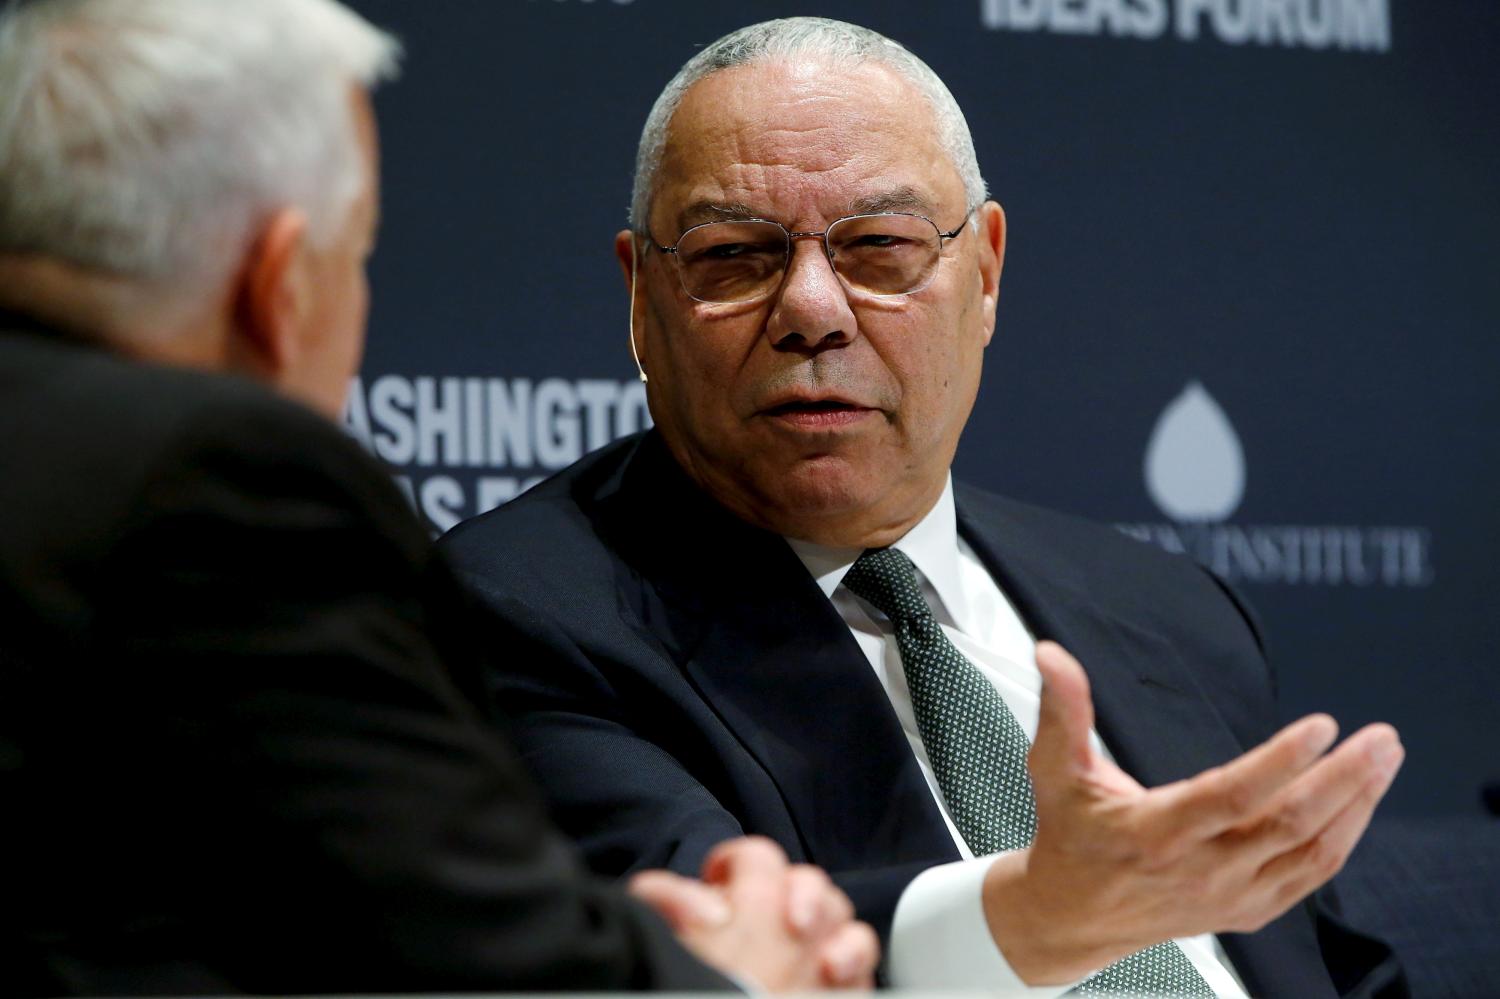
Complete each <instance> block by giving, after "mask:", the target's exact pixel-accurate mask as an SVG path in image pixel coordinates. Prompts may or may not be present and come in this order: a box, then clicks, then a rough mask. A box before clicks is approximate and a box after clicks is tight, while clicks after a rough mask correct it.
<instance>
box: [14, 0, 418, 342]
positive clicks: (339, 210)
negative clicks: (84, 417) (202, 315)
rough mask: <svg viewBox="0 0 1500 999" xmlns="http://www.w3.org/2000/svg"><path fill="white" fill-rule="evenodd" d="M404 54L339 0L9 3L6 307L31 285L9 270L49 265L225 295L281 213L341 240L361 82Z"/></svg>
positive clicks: (156, 295) (160, 288) (141, 285)
mask: <svg viewBox="0 0 1500 999" xmlns="http://www.w3.org/2000/svg"><path fill="white" fill-rule="evenodd" d="M398 55H399V52H398V46H397V45H396V43H395V42H394V41H393V40H392V39H391V38H390V37H388V36H387V35H385V34H383V33H381V32H380V31H378V30H376V29H375V28H373V27H371V26H370V25H369V24H367V23H366V22H365V21H363V20H362V19H361V18H360V17H358V16H357V15H355V14H354V13H352V12H350V11H349V10H347V9H346V8H344V7H342V6H341V5H339V4H338V3H336V2H334V0H233V2H220V0H28V2H22V3H12V4H10V5H9V6H7V7H6V8H5V9H4V10H3V11H0V306H6V305H8V306H9V307H11V308H13V309H14V308H16V307H17V303H16V302H15V300H14V299H15V298H16V297H17V296H22V297H23V301H22V303H21V305H22V306H23V307H24V306H26V305H29V304H30V303H29V302H26V301H24V296H26V293H27V289H26V288H25V287H21V288H18V287H15V285H16V284H17V283H18V282H19V283H22V284H29V285H32V286H34V285H35V284H36V281H35V280H33V279H32V276H31V275H30V274H29V273H23V274H21V275H17V274H16V273H14V271H12V272H11V273H10V274H7V270H6V266H5V265H6V264H10V265H16V264H18V263H24V262H28V261H31V262H34V261H38V260H41V261H46V262H47V263H48V264H49V265H55V266H57V267H61V268H65V269H67V270H68V271H69V272H70V273H75V274H79V275H88V276H92V277H95V278H98V279H100V280H101V281H108V282H111V283H113V285H114V286H116V287H124V288H128V289H133V290H134V291H136V292H138V293H140V297H141V299H142V300H143V301H144V300H150V301H156V302H160V301H163V300H187V301H193V300H198V301H201V300H203V299H204V298H205V297H206V296H214V295H219V296H221V297H222V294H223V292H224V289H225V283H226V282H228V281H230V280H232V278H233V274H234V272H235V271H236V269H237V268H240V267H241V266H242V264H243V260H244V255H245V253H246V252H247V248H248V247H250V246H251V245H252V244H253V243H254V242H255V240H256V239H257V238H258V237H259V235H260V233H261V229H262V227H263V226H264V224H265V223H266V221H267V220H268V218H270V217H271V216H272V215H273V214H274V213H275V212H276V211H277V210H278V209H282V208H286V207H293V208H296V209H298V210H300V212H301V213H302V214H303V215H304V216H305V240H306V241H307V243H308V244H309V245H312V246H318V245H320V244H326V243H328V242H329V241H331V240H333V239H334V238H336V234H337V232H338V230H339V228H340V226H341V225H342V224H343V222H344V220H345V218H346V216H347V215H348V213H349V211H350V208H351V206H352V205H353V203H354V202H355V200H356V198H357V196H358V194H359V192H360V190H361V186H362V184H363V183H364V177H365V174H366V173H367V168H366V166H365V164H364V163H363V162H362V159H361V155H362V154H361V151H360V145H359V142H358V141H357V136H356V132H357V124H356V120H355V116H354V115H352V114H351V110H350V95H351V91H357V90H359V89H368V88H370V87H371V86H373V85H374V84H375V83H376V82H377V81H378V80H380V79H382V78H384V77H388V76H390V75H392V74H393V72H394V70H395V67H396V62H397V59H398ZM117 300H118V298H117ZM45 304H46V303H43V305H44V306H45ZM88 332H99V331H88Z"/></svg>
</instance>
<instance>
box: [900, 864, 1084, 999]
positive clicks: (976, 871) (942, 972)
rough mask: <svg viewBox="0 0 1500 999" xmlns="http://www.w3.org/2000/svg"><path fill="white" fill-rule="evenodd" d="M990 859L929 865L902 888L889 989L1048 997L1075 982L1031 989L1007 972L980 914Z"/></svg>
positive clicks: (1066, 988)
mask: <svg viewBox="0 0 1500 999" xmlns="http://www.w3.org/2000/svg"><path fill="white" fill-rule="evenodd" d="M993 860H994V858H993V857H979V858H977V859H974V860H960V861H957V862H955V863H952V864H943V865H942V866H940V867H931V868H928V869H927V870H925V871H923V872H922V873H921V874H919V875H917V877H916V878H915V879H913V880H912V882H911V884H909V885H907V886H906V891H904V892H902V893H901V899H900V901H898V902H897V903H896V915H895V918H894V919H893V920H892V921H891V944H890V954H889V957H888V959H887V963H886V968H887V973H888V975H889V977H890V983H891V985H892V987H894V988H898V989H917V990H932V989H959V990H965V991H982V992H986V993H988V994H990V995H1001V996H1016V997H1018V999H1019V997H1025V999H1052V997H1054V996H1060V995H1062V994H1063V993H1064V992H1067V991H1068V990H1069V989H1071V988H1072V987H1073V986H1074V985H1076V984H1078V983H1077V982H1073V983H1070V984H1068V985H1043V986H1037V987H1032V986H1029V985H1027V984H1026V983H1025V982H1023V981H1021V978H1020V976H1019V975H1017V974H1016V973H1015V972H1014V971H1012V970H1011V967H1010V963H1009V962H1008V961H1006V960H1005V956H1004V955H1003V954H1001V953H1000V948H999V947H997V946H996V945H995V938H994V937H992V936H991V935H990V927H989V921H988V920H986V919H985V918H984V901H983V890H984V875H985V872H986V871H988V870H989V866H990V863H991V861H993Z"/></svg>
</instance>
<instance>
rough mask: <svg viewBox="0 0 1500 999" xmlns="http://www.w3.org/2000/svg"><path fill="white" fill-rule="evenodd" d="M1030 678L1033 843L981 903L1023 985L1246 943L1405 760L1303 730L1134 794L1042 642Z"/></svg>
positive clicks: (1358, 820) (1363, 821)
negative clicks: (1152, 953)
mask: <svg viewBox="0 0 1500 999" xmlns="http://www.w3.org/2000/svg"><path fill="white" fill-rule="evenodd" d="M1037 667H1038V668H1039V669H1040V670H1041V673H1042V681H1043V690H1042V702H1041V716H1040V720H1039V722H1038V725H1037V734H1036V739H1035V740H1034V741H1033V743H1032V749H1031V755H1030V760H1029V768H1030V771H1031V778H1032V784H1033V786H1034V788H1035V793H1036V809H1037V832H1036V839H1035V840H1034V841H1033V842H1032V844H1031V846H1030V847H1029V848H1027V849H1026V850H1022V851H1017V852H1015V853H1011V854H1006V855H1003V856H1001V857H999V858H997V859H996V861H995V863H994V864H993V865H992V866H991V868H990V871H989V873H988V875H987V877H986V882H985V892H984V898H985V915H986V918H987V919H988V921H989V925H990V929H991V931H992V933H993V934H994V937H995V941H996V943H997V944H998V945H999V946H1000V949H1001V951H1002V952H1003V953H1004V954H1005V956H1006V959H1007V961H1009V962H1010V965H1011V967H1012V968H1013V969H1015V971H1016V973H1017V974H1019V975H1020V976H1021V977H1022V978H1023V979H1024V980H1025V981H1027V982H1028V983H1030V984H1033V985H1041V984H1061V983H1065V982H1070V981H1074V980H1077V979H1080V978H1083V977H1085V976H1086V975H1088V974H1090V973H1091V972H1093V971H1096V970H1098V969H1099V968H1102V967H1103V966H1105V965H1106V964H1109V963H1111V962H1112V961H1114V960H1117V959H1118V958H1121V957H1124V956H1125V955H1127V954H1131V953H1134V952H1135V951H1138V950H1141V949H1143V948H1145V947H1147V946H1150V945H1151V944H1155V943H1160V942H1161V941H1163V940H1168V939H1173V938H1180V937H1190V936H1196V935H1198V934H1201V933H1219V932H1252V931H1254V930H1257V929H1260V928H1261V927H1262V926H1264V925H1265V924H1266V923H1268V922H1270V921H1271V920H1272V919H1275V918H1276V917H1277V916H1279V915H1281V914H1282V913H1284V912H1286V911H1287V910H1288V909H1289V908H1291V907H1292V906H1293V905H1295V904H1297V903H1298V902H1299V901H1301V900H1302V899H1303V898H1304V897H1306V896H1307V895H1308V894H1309V893H1311V892H1312V891H1314V890H1315V889H1316V888H1318V887H1319V886H1320V885H1322V884H1323V883H1324V882H1326V881H1327V880H1328V879H1329V878H1331V877H1333V875H1334V874H1335V873H1337V872H1338V871H1339V869H1340V868H1341V867H1343V864H1344V861H1345V860H1346V859H1347V858H1348V856H1349V853H1350V851H1351V850H1353V848H1354V845H1355V843H1357V842H1358V841H1359V838H1360V836H1361V835H1363V833H1364V830H1365V827H1366V826H1367V825H1368V823H1369V821H1370V816H1371V814H1372V813H1373V812H1374V810H1375V806H1376V805H1377V804H1378V803H1379V802H1380V799H1381V798H1382V797H1383V796H1384V794H1385V792H1386V789H1387V788H1389V787H1390V784H1391V781H1392V779H1393V778H1394V777H1395V774H1396V771H1397V770H1398V769H1399V768H1400V766H1401V761H1402V759H1403V756H1404V754H1403V751H1402V748H1401V743H1400V740H1399V739H1398V737H1397V735H1396V731H1395V729H1393V728H1391V727H1390V726H1389V725H1384V724H1376V725H1369V726H1367V727H1365V728H1363V729H1361V730H1360V731H1359V732H1357V733H1355V734H1354V735H1352V736H1350V737H1349V738H1348V739H1346V740H1344V742H1343V744H1342V745H1340V746H1339V747H1338V748H1337V749H1334V750H1333V751H1332V752H1328V749H1329V747H1330V746H1332V745H1333V742H1334V740H1335V738H1336V737H1337V735H1338V726H1337V724H1336V723H1335V722H1334V720H1333V719H1332V718H1329V717H1328V716H1327V715H1310V716H1308V717H1306V718H1303V719H1301V720H1300V721H1297V722H1294V723H1293V724H1291V725H1288V726H1287V727H1286V728H1284V729H1282V730H1281V731H1280V732H1278V733H1277V734H1276V735H1275V736H1273V737H1272V738H1271V739H1269V740H1268V741H1266V742H1265V743H1263V744H1261V745H1260V746H1258V747H1256V748H1255V749H1252V750H1251V751H1250V752H1248V753H1246V754H1244V755H1243V756H1241V757H1239V758H1238V759H1235V760H1233V761H1231V762H1229V763H1226V764H1224V765H1223V766H1221V767H1215V768H1213V769H1210V770H1207V771H1204V772H1203V773H1201V774H1199V775H1197V776H1196V777H1192V778H1190V779H1188V780H1183V781H1178V782H1176V783H1174V784H1167V785H1163V786H1162V787H1158V788H1153V789H1150V790H1148V789H1146V788H1143V787H1142V786H1141V785H1140V784H1138V783H1137V782H1136V781H1135V780H1133V779H1132V778H1131V777H1130V776H1129V775H1128V774H1126V773H1125V772H1124V771H1122V770H1121V769H1120V768H1119V767H1116V766H1115V765H1114V764H1112V763H1110V762H1109V761H1108V760H1106V759H1104V758H1103V757H1102V756H1100V755H1099V754H1098V753H1096V752H1095V751H1094V750H1093V748H1092V747H1091V746H1090V744H1089V731H1090V729H1091V728H1092V726H1093V721H1094V711H1093V702H1092V701H1091V699H1090V696H1089V686H1088V678H1087V676H1086V675H1085V674H1084V671H1083V668H1082V667H1081V666H1080V665H1079V664H1078V661H1077V660H1075V659H1074V658H1073V657H1072V656H1071V655H1069V654H1068V653H1067V652H1066V651H1065V650H1064V649H1063V648H1062V647H1061V646H1060V645H1057V644H1055V643H1053V642H1040V643H1038V645H1037ZM1325 754H1326V755H1325Z"/></svg>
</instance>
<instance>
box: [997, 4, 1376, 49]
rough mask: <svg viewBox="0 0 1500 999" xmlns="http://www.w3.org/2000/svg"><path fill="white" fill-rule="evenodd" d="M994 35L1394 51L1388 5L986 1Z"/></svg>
mask: <svg viewBox="0 0 1500 999" xmlns="http://www.w3.org/2000/svg"><path fill="white" fill-rule="evenodd" d="M979 19H980V21H981V23H983V24H984V26H985V27H986V28H989V29H991V30H992V31H1014V32H1037V31H1045V32H1049V33H1052V34H1059V35H1109V36H1113V37H1116V38H1142V39H1156V38H1163V37H1166V36H1168V35H1170V36H1171V37H1174V38H1176V39H1177V40H1178V41H1182V42H1196V41H1198V40H1199V39H1200V38H1215V39H1217V40H1218V41H1220V42H1222V43H1223V44H1225V45H1280V46H1284V47H1287V48H1309V49H1328V48H1339V49H1344V50H1356V51H1363V52H1389V51H1390V49H1391V15H1390V10H1389V8H1388V7H1387V5H1386V0H1173V2H1172V3H1170V4H1169V3H1168V0H980V4H979Z"/></svg>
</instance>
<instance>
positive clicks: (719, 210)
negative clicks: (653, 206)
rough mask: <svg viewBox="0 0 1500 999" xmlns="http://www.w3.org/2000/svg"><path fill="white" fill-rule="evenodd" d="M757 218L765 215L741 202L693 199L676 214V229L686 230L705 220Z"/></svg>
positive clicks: (734, 220) (723, 220)
mask: <svg viewBox="0 0 1500 999" xmlns="http://www.w3.org/2000/svg"><path fill="white" fill-rule="evenodd" d="M759 218H765V216H764V215H762V214H761V213H760V212H757V211H755V210H754V209H753V208H751V207H750V206H749V205H746V204H743V203H741V202H737V201H736V202H732V203H725V202H722V201H695V202H693V203H692V204H691V205H688V206H687V207H686V208H684V209H683V210H682V211H681V212H680V213H679V214H678V216H677V231H678V232H686V231H687V230H688V229H691V228H692V227H693V226H695V225H702V224H703V223H705V222H738V221H743V220H745V219H759Z"/></svg>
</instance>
